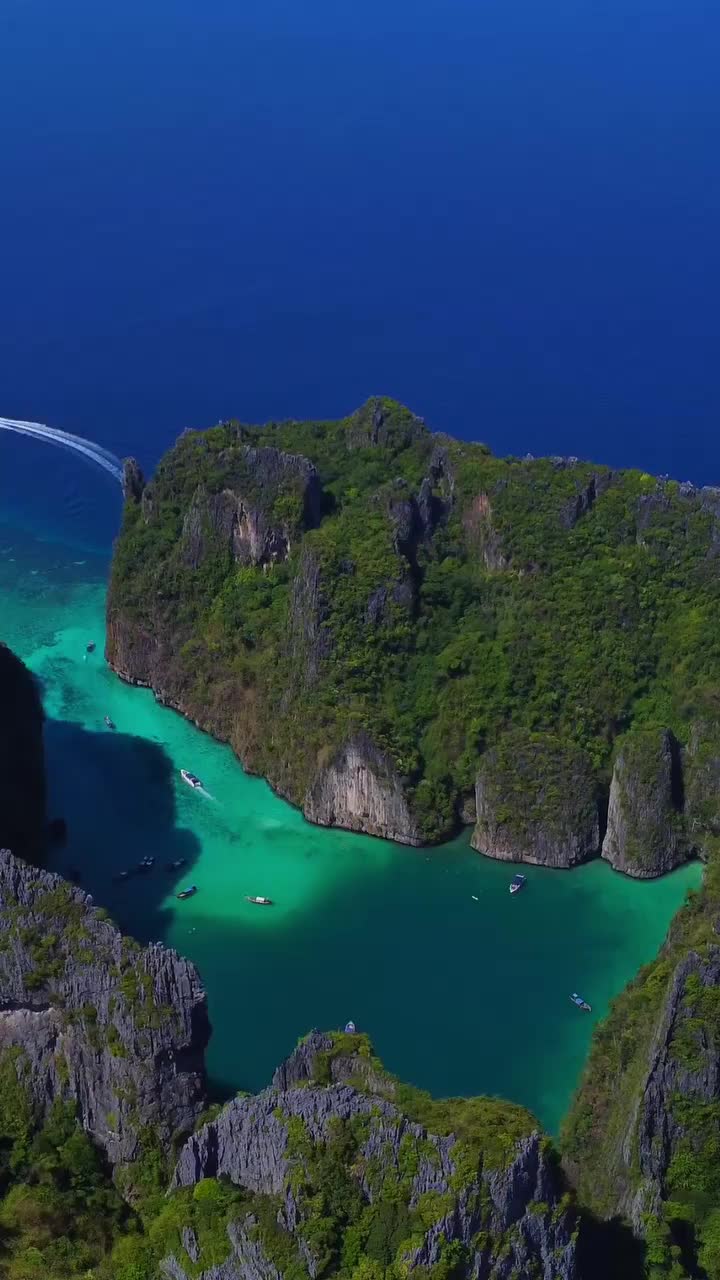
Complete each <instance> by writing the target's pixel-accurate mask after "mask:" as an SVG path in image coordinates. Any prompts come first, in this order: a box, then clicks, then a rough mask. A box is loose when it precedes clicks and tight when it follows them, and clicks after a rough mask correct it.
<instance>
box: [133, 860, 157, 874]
mask: <svg viewBox="0 0 720 1280" xmlns="http://www.w3.org/2000/svg"><path fill="white" fill-rule="evenodd" d="M154 865H155V859H154V858H143V860H142V862H138V865H137V869H138V871H150V869H151V867H153V866H154Z"/></svg>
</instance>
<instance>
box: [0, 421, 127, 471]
mask: <svg viewBox="0 0 720 1280" xmlns="http://www.w3.org/2000/svg"><path fill="white" fill-rule="evenodd" d="M0 431H14V432H16V433H17V434H18V435H21V436H30V437H31V439H33V440H44V441H45V442H46V444H54V445H56V446H57V447H58V448H60V449H70V450H71V451H72V452H73V453H79V454H80V455H81V456H82V457H84V458H87V459H88V461H89V462H94V463H95V464H96V466H98V467H102V469H103V471H107V472H108V474H109V475H111V476H112V477H113V479H114V480H117V482H118V484H122V478H123V469H122V463H121V461H120V459H119V458H116V457H115V454H114V453H111V452H110V450H109V449H103V447H102V445H99V444H94V443H93V441H92V440H85V439H83V437H82V436H74V435H71V433H70V432H69V431H60V430H59V429H58V428H57V427H46V426H45V424H44V423H42V422H21V421H19V420H18V419H17V418H0Z"/></svg>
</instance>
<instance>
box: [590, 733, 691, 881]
mask: <svg viewBox="0 0 720 1280" xmlns="http://www.w3.org/2000/svg"><path fill="white" fill-rule="evenodd" d="M683 809H684V795H683V778H682V765H681V758H680V750H679V747H678V744H677V742H676V741H675V739H674V737H673V735H672V734H671V733H670V731H669V730H668V729H653V728H647V729H637V730H635V731H633V732H632V733H630V734H628V736H627V737H626V738H625V739H624V741H623V744H622V746H621V748H620V751H619V753H618V756H617V759H616V761H615V767H614V769H613V776H612V783H611V786H610V803H609V807H608V821H607V830H606V832H605V839H604V840H603V847H602V856H603V858H605V859H606V861H608V862H609V863H611V864H612V866H613V867H615V869H616V870H618V871H623V872H625V874H626V875H629V876H635V877H637V878H640V879H646V878H648V877H651V876H659V875H663V874H664V873H665V872H666V871H672V869H673V867H676V866H678V865H679V863H681V862H683V861H685V859H686V858H687V857H688V854H689V845H688V840H687V837H686V831H685V823H684V817H683Z"/></svg>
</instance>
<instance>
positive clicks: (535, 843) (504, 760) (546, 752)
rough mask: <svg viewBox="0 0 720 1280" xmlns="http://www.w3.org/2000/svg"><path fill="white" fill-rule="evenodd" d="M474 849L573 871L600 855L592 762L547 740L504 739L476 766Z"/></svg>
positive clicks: (539, 736) (532, 736)
mask: <svg viewBox="0 0 720 1280" xmlns="http://www.w3.org/2000/svg"><path fill="white" fill-rule="evenodd" d="M475 804H476V812H477V820H476V824H475V829H474V831H473V835H472V845H473V848H474V849H478V850H479V852H480V853H484V854H486V855H487V857H490V858H500V859H503V860H505V861H508V862H530V863H537V864H538V865H540V866H546V867H572V866H575V865H576V864H577V863H579V862H584V861H585V860H586V859H587V858H591V857H593V856H594V855H595V854H597V852H598V850H599V846H600V818H599V810H598V795H597V786H596V783H595V781H594V779H593V775H592V768H591V766H590V762H589V761H588V759H587V758H586V757H585V756H584V754H583V753H582V752H581V751H579V750H578V749H577V748H571V747H569V746H568V745H567V744H565V743H562V742H560V741H558V740H557V739H555V738H552V737H550V736H549V735H542V734H527V733H521V732H516V733H512V734H507V735H506V736H505V737H504V738H503V739H502V740H501V742H500V743H499V744H498V746H497V747H496V748H495V749H494V750H492V751H489V752H487V753H486V755H485V756H484V757H483V759H482V760H481V762H480V770H479V772H478V775H477V782H476V787H475Z"/></svg>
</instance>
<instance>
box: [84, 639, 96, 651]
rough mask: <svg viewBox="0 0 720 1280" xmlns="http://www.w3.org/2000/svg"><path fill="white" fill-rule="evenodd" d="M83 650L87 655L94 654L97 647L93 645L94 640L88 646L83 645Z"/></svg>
mask: <svg viewBox="0 0 720 1280" xmlns="http://www.w3.org/2000/svg"><path fill="white" fill-rule="evenodd" d="M85 648H86V650H87V652H88V653H94V652H95V650H96V648H97V645H96V644H95V641H94V640H91V641H90V643H89V644H86V645H85Z"/></svg>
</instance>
